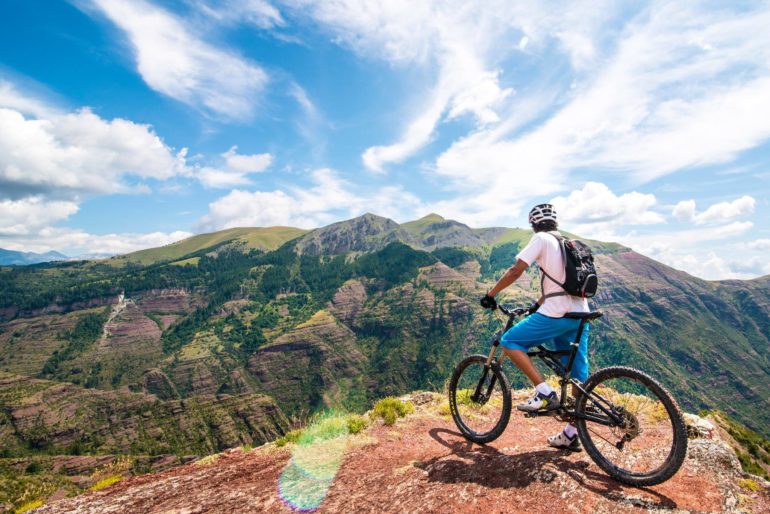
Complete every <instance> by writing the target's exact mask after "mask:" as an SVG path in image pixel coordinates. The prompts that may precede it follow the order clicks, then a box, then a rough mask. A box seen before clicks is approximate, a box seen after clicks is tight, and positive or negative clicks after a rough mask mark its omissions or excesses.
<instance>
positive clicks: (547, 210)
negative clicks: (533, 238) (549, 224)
mask: <svg viewBox="0 0 770 514" xmlns="http://www.w3.org/2000/svg"><path fill="white" fill-rule="evenodd" d="M541 221H553V222H555V221H556V209H554V208H553V205H551V204H550V203H541V204H540V205H535V206H534V207H532V210H531V211H529V223H530V224H532V225H536V224H538V223H540V222H541Z"/></svg>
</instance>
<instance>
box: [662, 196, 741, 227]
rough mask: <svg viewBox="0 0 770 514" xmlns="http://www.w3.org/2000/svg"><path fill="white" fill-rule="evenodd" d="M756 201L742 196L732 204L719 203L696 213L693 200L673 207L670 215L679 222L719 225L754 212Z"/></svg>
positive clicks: (684, 201)
mask: <svg viewBox="0 0 770 514" xmlns="http://www.w3.org/2000/svg"><path fill="white" fill-rule="evenodd" d="M755 205H756V200H754V198H752V197H751V196H748V195H746V196H742V197H740V198H738V199H736V200H733V201H732V202H719V203H715V204H714V205H712V206H710V207H709V208H708V209H706V210H705V211H703V212H698V211H697V209H696V206H695V200H683V201H681V202H679V203H678V204H676V206H674V210H673V211H672V214H673V215H674V217H675V218H677V219H678V220H681V221H691V222H694V223H695V224H696V225H703V224H705V223H721V222H725V221H730V220H733V219H736V218H741V217H743V216H747V215H749V214H751V213H752V212H754V206H755Z"/></svg>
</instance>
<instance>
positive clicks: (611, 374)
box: [576, 366, 687, 487]
mask: <svg viewBox="0 0 770 514" xmlns="http://www.w3.org/2000/svg"><path fill="white" fill-rule="evenodd" d="M615 378H628V379H631V380H635V381H637V382H639V383H641V384H642V385H644V386H645V387H647V388H648V389H649V390H650V391H651V392H652V393H654V395H655V396H656V397H657V399H658V400H659V401H660V402H661V403H662V404H663V406H664V407H665V411H666V413H667V415H668V418H669V419H670V421H671V426H672V429H673V436H672V438H671V439H672V440H671V446H672V447H671V450H670V452H669V454H668V456H667V457H666V459H665V462H664V463H663V465H661V466H660V467H658V468H656V469H654V470H652V471H650V472H648V473H635V472H631V471H628V470H625V469H622V468H620V467H618V466H617V465H615V464H614V463H612V462H611V461H610V460H609V459H608V458H607V457H605V455H603V454H602V452H601V451H600V450H599V449H598V448H597V446H596V444H594V440H593V438H592V436H591V433H590V431H589V430H588V425H587V423H586V420H584V419H580V418H579V417H578V419H577V420H576V426H577V430H578V435H579V436H580V441H581V442H582V443H583V446H584V447H585V449H586V452H587V453H588V455H589V456H590V457H591V459H592V460H593V461H594V462H595V463H596V464H597V465H598V466H599V467H600V468H602V469H603V470H604V471H605V472H606V473H607V474H609V475H610V476H611V477H613V478H614V479H616V480H617V481H619V482H622V483H624V484H628V485H632V486H636V487H646V486H651V485H657V484H660V483H663V482H665V481H666V480H668V479H670V478H671V477H672V476H674V474H675V473H676V472H677V471H679V468H680V467H681V466H682V463H683V462H684V459H685V456H686V453H687V427H686V425H685V422H684V418H683V416H682V411H681V409H680V408H679V405H678V404H677V402H676V400H675V399H674V398H673V397H672V396H671V393H669V392H668V390H666V388H665V387H663V386H662V385H661V384H660V383H659V382H658V381H657V380H655V379H654V378H652V377H650V376H649V375H647V374H646V373H644V372H642V371H639V370H637V369H634V368H629V367H625V366H612V367H608V368H604V369H601V370H599V371H597V372H596V373H594V374H593V375H591V376H590V377H588V380H586V382H585V384H583V388H584V389H585V390H586V392H588V393H590V392H591V391H593V390H594V389H595V388H596V387H597V386H599V385H600V384H602V383H603V382H606V381H608V380H611V379H615ZM587 403H588V400H587V396H586V395H585V394H583V393H580V394H579V396H578V398H577V404H576V412H577V413H578V414H584V413H585V412H586V404H587Z"/></svg>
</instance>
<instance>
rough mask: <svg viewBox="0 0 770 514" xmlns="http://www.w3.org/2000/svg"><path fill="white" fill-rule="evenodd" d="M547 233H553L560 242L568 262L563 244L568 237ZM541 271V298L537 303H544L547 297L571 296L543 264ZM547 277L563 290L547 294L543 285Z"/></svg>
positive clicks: (565, 260)
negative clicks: (547, 271)
mask: <svg viewBox="0 0 770 514" xmlns="http://www.w3.org/2000/svg"><path fill="white" fill-rule="evenodd" d="M546 234H551V235H552V236H553V237H555V238H556V240H557V241H558V242H559V250H560V251H561V256H562V259H563V260H564V262H565V264H566V262H567V255H566V251H565V250H564V245H563V244H562V242H563V241H564V239H566V238H565V237H564V236H561V235H559V236H557V235H556V234H554V233H552V232H546ZM540 273H541V275H540V299H539V300H538V301H537V303H539V304H540V305H542V304H543V302H544V301H546V299H548V298H553V297H554V296H569V293H568V292H567V290H566V289H564V284H563V283H561V282H559V281H558V280H556V279H555V278H553V277H552V276H551V275H549V274H548V273H546V271H545V268H543V267H542V266H540ZM546 277H548V278H549V279H550V280H551V282H553V283H554V284H556V285H557V286H559V287H560V288H562V289H563V291H559V292H557V293H548V294H545V289H544V288H543V285H544V283H545V279H546Z"/></svg>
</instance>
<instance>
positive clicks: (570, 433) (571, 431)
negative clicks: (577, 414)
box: [564, 423, 577, 439]
mask: <svg viewBox="0 0 770 514" xmlns="http://www.w3.org/2000/svg"><path fill="white" fill-rule="evenodd" d="M564 435H566V436H567V437H569V438H570V439H574V438H575V436H576V435H577V428H576V427H575V425H573V424H572V423H567V426H565V427H564Z"/></svg>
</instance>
